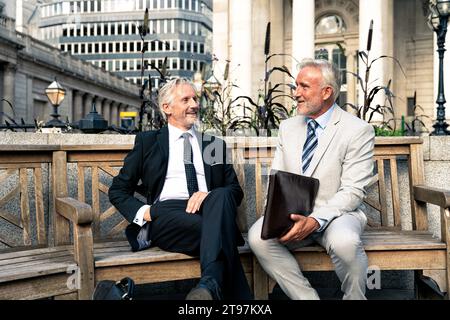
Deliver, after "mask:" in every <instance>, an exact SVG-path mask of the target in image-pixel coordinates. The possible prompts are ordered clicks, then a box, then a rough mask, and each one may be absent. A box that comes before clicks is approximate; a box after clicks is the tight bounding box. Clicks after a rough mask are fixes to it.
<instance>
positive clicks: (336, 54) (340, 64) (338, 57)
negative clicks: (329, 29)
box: [333, 48, 347, 85]
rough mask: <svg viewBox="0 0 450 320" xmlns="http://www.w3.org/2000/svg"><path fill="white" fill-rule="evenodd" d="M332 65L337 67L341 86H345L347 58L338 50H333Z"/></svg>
mask: <svg viewBox="0 0 450 320" xmlns="http://www.w3.org/2000/svg"><path fill="white" fill-rule="evenodd" d="M333 63H334V64H335V65H336V66H337V68H338V70H339V73H340V77H341V79H340V80H341V84H342V85H345V84H347V76H346V74H347V73H346V69H347V57H346V56H345V54H344V52H342V50H341V49H340V48H336V49H333Z"/></svg>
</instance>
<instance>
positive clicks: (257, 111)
mask: <svg viewBox="0 0 450 320" xmlns="http://www.w3.org/2000/svg"><path fill="white" fill-rule="evenodd" d="M264 56H265V60H264V91H263V92H261V93H260V94H259V96H258V99H257V101H254V100H253V99H252V98H251V97H249V96H239V97H237V99H242V100H245V101H248V103H249V104H250V105H251V106H252V108H253V117H252V118H253V119H252V121H253V125H252V127H253V128H255V130H256V134H257V135H260V129H265V130H267V135H268V136H271V130H273V129H278V127H279V125H280V121H281V120H283V119H286V118H288V116H289V111H288V109H287V108H286V107H285V106H284V105H283V104H282V103H281V102H279V101H280V98H287V99H289V100H293V98H292V95H288V94H286V93H285V91H284V90H283V89H285V87H287V88H289V89H291V90H292V89H295V87H294V86H293V85H292V84H286V83H276V84H275V85H272V82H271V81H270V76H271V75H272V74H274V73H275V72H281V73H282V74H285V75H287V76H288V77H289V78H291V79H293V80H295V78H294V77H293V76H292V74H291V73H290V72H289V69H288V68H287V67H286V66H285V65H283V66H281V67H279V66H275V67H272V68H270V69H269V62H270V59H272V58H273V57H275V56H290V57H292V56H291V55H289V54H281V53H275V54H270V22H269V23H267V27H266V38H265V43H264ZM242 100H241V101H242ZM241 104H242V102H241Z"/></svg>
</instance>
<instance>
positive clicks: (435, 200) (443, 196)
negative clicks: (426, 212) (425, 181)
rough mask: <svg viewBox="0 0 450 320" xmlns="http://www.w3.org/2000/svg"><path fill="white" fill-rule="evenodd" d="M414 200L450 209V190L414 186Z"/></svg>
mask: <svg viewBox="0 0 450 320" xmlns="http://www.w3.org/2000/svg"><path fill="white" fill-rule="evenodd" d="M413 188H414V199H415V200H417V201H422V202H426V203H431V204H434V205H437V206H439V207H441V208H445V209H447V208H450V190H446V189H439V188H433V187H428V186H424V185H418V186H414V187H413Z"/></svg>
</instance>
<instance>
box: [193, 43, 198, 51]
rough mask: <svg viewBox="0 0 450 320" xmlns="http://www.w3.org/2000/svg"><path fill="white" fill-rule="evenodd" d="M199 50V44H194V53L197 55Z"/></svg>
mask: <svg viewBox="0 0 450 320" xmlns="http://www.w3.org/2000/svg"><path fill="white" fill-rule="evenodd" d="M197 50H198V45H197V42H194V51H193V52H194V53H197Z"/></svg>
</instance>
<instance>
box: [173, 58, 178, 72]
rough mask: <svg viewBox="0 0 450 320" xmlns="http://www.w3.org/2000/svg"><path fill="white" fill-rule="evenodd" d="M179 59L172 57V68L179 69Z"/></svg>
mask: <svg viewBox="0 0 450 320" xmlns="http://www.w3.org/2000/svg"><path fill="white" fill-rule="evenodd" d="M177 62H178V61H177V60H176V59H172V69H175V70H176V69H177V68H178V63H177Z"/></svg>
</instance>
